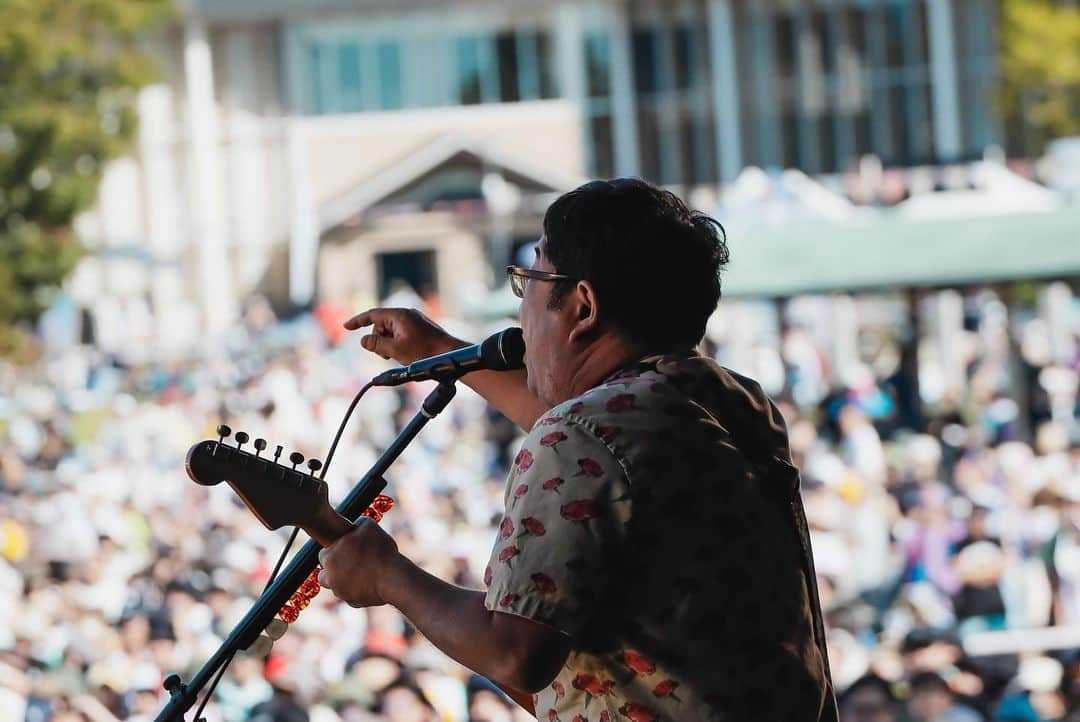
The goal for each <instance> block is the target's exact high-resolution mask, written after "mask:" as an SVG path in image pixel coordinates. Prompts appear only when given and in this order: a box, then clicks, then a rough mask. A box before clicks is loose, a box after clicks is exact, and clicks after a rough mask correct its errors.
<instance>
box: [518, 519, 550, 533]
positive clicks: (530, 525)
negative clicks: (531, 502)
mask: <svg viewBox="0 0 1080 722" xmlns="http://www.w3.org/2000/svg"><path fill="white" fill-rule="evenodd" d="M529 534H532V535H533V536H544V535H545V534H547V529H545V528H544V522H542V521H540V520H539V519H537V518H536V517H535V516H527V517H525V518H524V519H522V520H521V533H520V534H518V536H519V537H523V536H527V535H529Z"/></svg>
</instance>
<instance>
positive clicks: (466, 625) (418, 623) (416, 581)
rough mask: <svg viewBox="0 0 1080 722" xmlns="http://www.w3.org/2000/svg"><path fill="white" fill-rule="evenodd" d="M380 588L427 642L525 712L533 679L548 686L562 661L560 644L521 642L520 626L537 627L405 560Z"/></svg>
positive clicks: (563, 653) (529, 699) (481, 596)
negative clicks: (484, 679) (495, 686)
mask: <svg viewBox="0 0 1080 722" xmlns="http://www.w3.org/2000/svg"><path fill="white" fill-rule="evenodd" d="M382 586H383V587H384V589H383V598H384V599H386V601H387V602H388V603H390V604H392V605H393V606H395V607H397V608H398V609H399V610H401V612H402V613H403V614H404V615H405V616H406V617H407V618H408V619H409V621H410V622H412V624H413V626H415V627H416V628H417V629H418V630H419V631H420V633H421V634H423V635H424V636H425V637H426V638H427V639H428V640H430V641H431V643H432V644H434V645H435V646H436V647H438V648H439V649H441V650H442V651H443V652H444V653H445V654H446V655H448V656H449V657H452V658H453V659H455V660H457V661H458V662H460V663H461V664H463V665H465V666H466V667H468V668H469V669H471V670H473V671H474V672H476V673H478V674H481V675H483V676H484V677H487V678H488V679H490V680H491V681H493V682H495V683H496V684H498V685H499V686H500V687H502V688H503V689H504V690H505V691H506V692H507V693H508V694H510V696H511V697H513V698H514V700H515V701H516V702H518V704H521V705H522V706H523V707H525V708H526V709H528V710H529V711H530V712H531V711H532V709H531V697H530V695H529V694H528V692H527V691H525V690H528V689H529V688H530V687H535V686H536V682H537V679H540V680H541V682H542V683H546V682H549V681H550V679H551V678H553V677H554V676H555V674H557V672H558V670H559V669H560V668H561V667H562V663H563V661H564V660H565V658H566V651H567V650H566V649H565V648H564V647H563V645H564V643H563V642H561V641H559V642H555V643H554V644H550V643H547V644H545V643H540V644H537V643H535V640H533V639H524V638H522V634H521V632H522V627H521V625H526V626H527V625H537V623H535V622H529V621H528V620H520V619H517V618H514V617H512V616H510V615H506V614H496V613H494V612H489V611H488V610H487V609H486V608H485V607H484V593H483V592H481V591H476V590H472V589H464V588H462V587H458V586H455V585H453V584H449V583H447V582H444V581H443V580H441V579H439V578H437V577H434V576H432V575H431V574H428V573H427V572H425V571H424V570H422V569H420V568H419V567H417V566H416V565H415V564H413V563H412V562H410V561H408V560H404V559H403V561H402V563H401V564H397V565H395V566H394V568H393V571H392V572H390V573H389V574H388V576H387V578H386V579H385V581H384V582H383V585H382ZM537 626H539V625H537ZM555 636H558V635H555ZM538 660H540V661H539V663H538Z"/></svg>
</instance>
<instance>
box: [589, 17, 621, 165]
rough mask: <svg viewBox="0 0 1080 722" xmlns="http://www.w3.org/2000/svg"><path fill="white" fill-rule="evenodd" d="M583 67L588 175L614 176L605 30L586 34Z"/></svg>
mask: <svg viewBox="0 0 1080 722" xmlns="http://www.w3.org/2000/svg"><path fill="white" fill-rule="evenodd" d="M585 66H586V82H587V85H588V87H587V89H586V92H587V93H588V97H587V98H586V99H585V116H586V126H587V127H588V129H589V138H588V148H587V152H588V160H589V163H588V165H589V174H590V175H592V176H593V177H596V178H610V177H612V176H613V175H615V139H614V132H613V121H612V117H611V109H612V102H611V38H610V37H609V35H608V34H607V33H606V32H592V33H589V34H587V35H586V36H585Z"/></svg>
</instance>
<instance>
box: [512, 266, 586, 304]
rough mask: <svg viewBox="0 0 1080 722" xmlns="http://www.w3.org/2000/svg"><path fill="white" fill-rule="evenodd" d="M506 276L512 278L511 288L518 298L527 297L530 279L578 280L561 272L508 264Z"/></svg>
mask: <svg viewBox="0 0 1080 722" xmlns="http://www.w3.org/2000/svg"><path fill="white" fill-rule="evenodd" d="M506 276H507V278H509V279H510V290H511V291H513V292H514V295H515V296H517V297H518V298H525V286H527V285H528V283H529V281H576V280H578V279H576V278H571V277H570V276H564V275H563V274H561V273H548V272H547V271H534V270H533V269H531V268H522V267H521V266H507V267H506Z"/></svg>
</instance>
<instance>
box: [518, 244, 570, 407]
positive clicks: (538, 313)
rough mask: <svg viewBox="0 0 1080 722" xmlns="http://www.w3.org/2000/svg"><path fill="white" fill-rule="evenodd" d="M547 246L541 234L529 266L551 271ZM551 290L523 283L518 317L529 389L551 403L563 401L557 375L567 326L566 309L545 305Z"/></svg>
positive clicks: (566, 344) (566, 347)
mask: <svg viewBox="0 0 1080 722" xmlns="http://www.w3.org/2000/svg"><path fill="white" fill-rule="evenodd" d="M546 246H547V239H546V238H544V237H541V238H540V242H539V243H538V244H537V245H536V258H535V260H534V261H533V264H532V268H533V269H534V270H537V271H548V272H549V273H554V272H555V268H554V267H553V266H552V265H551V261H549V260H548V258H547V254H546V253H545V249H546ZM551 293H552V283H551V282H548V281H537V280H530V281H529V282H528V283H526V285H525V294H524V298H522V300H521V310H520V312H519V314H518V318H519V320H520V321H521V330H522V332H523V333H524V336H525V369H526V372H527V374H528V377H527V380H528V386H529V391H531V392H532V394H533V395H534V396H536V397H537V398H539V399H541V400H543V401H545V402H547V403H549V404H551V405H552V406H554V405H556V404H558V403H560V402H562V401H564V400H565V399H563V398H561V395H562V390H563V389H564V388H565V385H566V384H565V380H564V379H562V378H560V376H559V371H560V369H564V368H565V366H566V364H565V359H566V358H567V355H568V354H569V341H568V335H569V332H570V327H569V326H568V324H567V319H566V312H565V308H564V309H557V310H553V309H550V308H548V301H549V300H550V298H551Z"/></svg>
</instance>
